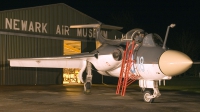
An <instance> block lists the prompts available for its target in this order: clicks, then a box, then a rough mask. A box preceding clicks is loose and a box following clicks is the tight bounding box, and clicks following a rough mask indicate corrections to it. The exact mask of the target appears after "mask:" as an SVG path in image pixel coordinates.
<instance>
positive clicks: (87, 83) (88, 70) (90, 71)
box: [84, 61, 92, 94]
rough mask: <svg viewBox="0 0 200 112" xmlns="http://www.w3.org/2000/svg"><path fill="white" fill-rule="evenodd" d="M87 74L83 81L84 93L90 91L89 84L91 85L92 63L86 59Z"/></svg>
mask: <svg viewBox="0 0 200 112" xmlns="http://www.w3.org/2000/svg"><path fill="white" fill-rule="evenodd" d="M86 72H87V75H86V80H85V83H84V92H85V93H86V94H88V93H90V92H91V91H90V90H91V85H92V64H91V63H90V62H88V61H87V70H86Z"/></svg>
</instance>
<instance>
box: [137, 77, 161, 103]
mask: <svg viewBox="0 0 200 112" xmlns="http://www.w3.org/2000/svg"><path fill="white" fill-rule="evenodd" d="M139 86H140V87H141V88H142V90H143V92H144V96H143V99H144V101H145V102H147V103H153V102H154V99H155V98H158V97H159V96H160V95H161V94H160V92H159V89H158V81H149V80H139Z"/></svg>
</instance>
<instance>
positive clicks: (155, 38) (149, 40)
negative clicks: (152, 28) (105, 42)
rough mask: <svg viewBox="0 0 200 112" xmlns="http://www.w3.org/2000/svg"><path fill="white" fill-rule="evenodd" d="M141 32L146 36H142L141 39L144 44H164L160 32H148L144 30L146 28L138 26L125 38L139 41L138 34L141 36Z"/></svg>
mask: <svg viewBox="0 0 200 112" xmlns="http://www.w3.org/2000/svg"><path fill="white" fill-rule="evenodd" d="M141 34H142V35H143V36H144V37H142V39H143V40H142V41H141V43H142V46H146V47H155V46H162V45H163V40H162V38H161V37H160V36H159V35H158V34H156V33H150V34H148V33H146V32H144V30H142V29H139V28H136V29H133V30H130V31H129V32H127V33H126V35H125V38H123V40H135V41H136V43H137V41H139V40H138V36H141Z"/></svg>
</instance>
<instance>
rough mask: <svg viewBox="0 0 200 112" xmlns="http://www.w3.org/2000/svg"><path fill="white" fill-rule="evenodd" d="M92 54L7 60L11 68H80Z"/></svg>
mask: <svg viewBox="0 0 200 112" xmlns="http://www.w3.org/2000/svg"><path fill="white" fill-rule="evenodd" d="M91 57H94V54H92V53H81V54H75V55H66V56H58V57H41V58H16V59H8V60H9V61H10V66H11V67H40V68H82V66H83V65H85V63H86V61H87V59H88V58H91Z"/></svg>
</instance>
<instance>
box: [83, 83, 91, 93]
mask: <svg viewBox="0 0 200 112" xmlns="http://www.w3.org/2000/svg"><path fill="white" fill-rule="evenodd" d="M90 89H91V83H90V82H86V83H85V84H84V92H85V93H86V94H88V93H90Z"/></svg>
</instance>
